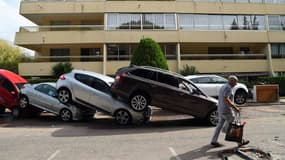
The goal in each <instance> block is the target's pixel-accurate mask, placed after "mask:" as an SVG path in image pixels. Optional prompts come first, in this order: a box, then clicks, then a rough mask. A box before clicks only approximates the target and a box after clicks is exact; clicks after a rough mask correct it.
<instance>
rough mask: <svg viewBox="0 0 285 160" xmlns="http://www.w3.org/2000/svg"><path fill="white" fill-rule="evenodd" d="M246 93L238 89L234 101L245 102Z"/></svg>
mask: <svg viewBox="0 0 285 160" xmlns="http://www.w3.org/2000/svg"><path fill="white" fill-rule="evenodd" d="M246 97H247V93H246V92H245V91H244V90H238V91H236V93H235V96H234V102H235V103H236V104H238V105H242V104H245V103H246Z"/></svg>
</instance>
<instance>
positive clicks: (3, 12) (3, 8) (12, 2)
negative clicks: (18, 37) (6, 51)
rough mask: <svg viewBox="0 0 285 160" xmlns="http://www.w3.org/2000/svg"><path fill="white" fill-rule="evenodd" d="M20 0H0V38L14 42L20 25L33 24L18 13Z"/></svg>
mask: <svg viewBox="0 0 285 160" xmlns="http://www.w3.org/2000/svg"><path fill="white" fill-rule="evenodd" d="M20 1H21V0H0V20H1V21H0V39H4V40H7V41H9V42H10V43H14V39H15V32H18V31H19V28H20V26H33V25H35V24H34V23H32V22H31V21H29V20H28V19H26V18H25V17H23V16H21V15H20V14H19V9H20Z"/></svg>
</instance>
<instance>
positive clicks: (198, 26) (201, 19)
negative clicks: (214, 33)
mask: <svg viewBox="0 0 285 160" xmlns="http://www.w3.org/2000/svg"><path fill="white" fill-rule="evenodd" d="M194 29H195V30H208V15H202V14H201V15H194Z"/></svg>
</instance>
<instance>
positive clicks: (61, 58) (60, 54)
mask: <svg viewBox="0 0 285 160" xmlns="http://www.w3.org/2000/svg"><path fill="white" fill-rule="evenodd" d="M50 56H51V57H52V58H51V61H52V62H67V61H69V48H52V49H50Z"/></svg>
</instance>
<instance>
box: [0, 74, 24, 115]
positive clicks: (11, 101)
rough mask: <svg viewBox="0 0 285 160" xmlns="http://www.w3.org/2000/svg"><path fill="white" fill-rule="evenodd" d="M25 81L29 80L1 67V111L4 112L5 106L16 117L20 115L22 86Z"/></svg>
mask: <svg viewBox="0 0 285 160" xmlns="http://www.w3.org/2000/svg"><path fill="white" fill-rule="evenodd" d="M25 83H27V81H26V80H25V79H24V78H22V77H21V76H19V75H17V74H15V73H13V72H10V71H8V70H4V69H0V112H4V111H5V108H8V109H10V110H11V111H12V114H13V116H14V117H17V116H19V113H20V111H19V107H18V106H19V97H20V88H21V87H22V86H23V85H24V84H25Z"/></svg>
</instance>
